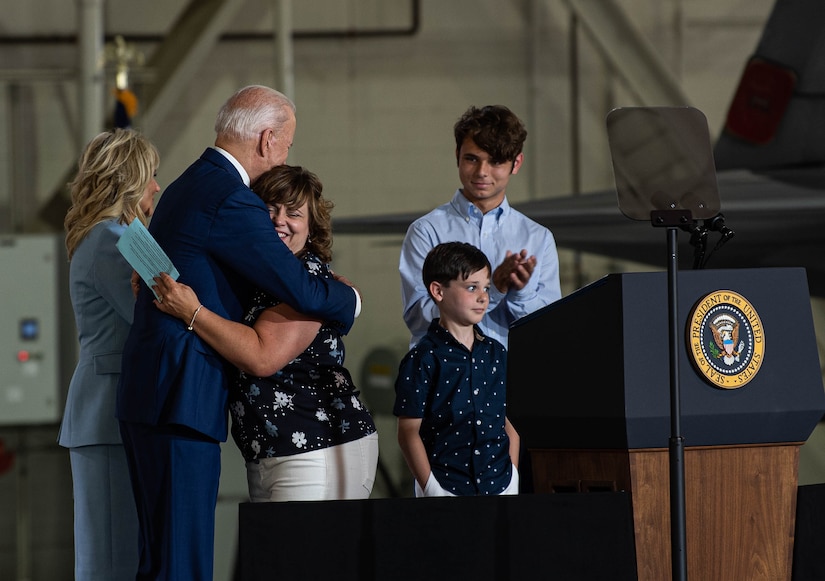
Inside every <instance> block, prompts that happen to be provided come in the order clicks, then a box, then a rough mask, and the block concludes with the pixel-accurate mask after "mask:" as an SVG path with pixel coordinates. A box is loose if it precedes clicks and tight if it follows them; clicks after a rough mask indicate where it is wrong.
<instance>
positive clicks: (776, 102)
mask: <svg viewBox="0 0 825 581" xmlns="http://www.w3.org/2000/svg"><path fill="white" fill-rule="evenodd" d="M796 81H797V77H796V73H795V72H793V71H792V70H790V69H787V68H784V67H782V66H779V65H776V64H773V63H770V62H767V61H764V60H762V59H759V58H753V59H751V60H750V61H749V62H748V65H747V66H746V67H745V72H744V73H743V74H742V78H741V80H740V81H739V88H738V89H737V90H736V95H735V96H734V97H733V102H732V103H731V106H730V110H729V111H728V118H727V122H726V123H725V129H726V130H727V131H728V132H729V133H731V134H733V135H735V136H737V137H739V138H741V139H744V140H746V141H749V142H751V143H755V144H759V145H764V144H766V143H769V142H770V141H771V140H772V139H773V138H774V137H775V136H776V131H777V130H778V129H779V124H780V123H781V122H782V116H783V115H784V114H785V109H787V107H788V102H789V101H790V100H791V96H792V95H793V92H794V88H795V87H796Z"/></svg>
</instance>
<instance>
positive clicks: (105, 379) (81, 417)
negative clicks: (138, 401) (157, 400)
mask: <svg viewBox="0 0 825 581" xmlns="http://www.w3.org/2000/svg"><path fill="white" fill-rule="evenodd" d="M125 229H126V226H125V225H122V224H118V223H117V221H116V220H107V221H105V222H101V223H100V224H98V225H96V226H95V227H94V228H92V230H91V232H89V234H88V235H87V236H86V238H84V239H83V241H81V242H80V244H79V245H78V247H77V249H76V250H75V253H74V256H72V260H71V263H70V265H69V294H70V296H71V299H72V307H73V308H74V317H75V323H76V325H77V333H78V340H79V341H80V354H79V357H78V362H77V367H76V368H75V371H74V374H73V375H72V380H71V382H70V383H69V392H68V396H67V398H66V408H65V411H64V412H63V421H62V423H61V425H60V433H59V436H58V443H59V444H60V445H61V446H65V447H67V448H74V447H77V446H88V445H91V444H120V443H121V439H120V427H119V423H118V421H117V419H116V418H115V399H116V396H117V384H118V379H119V378H120V368H121V351H122V350H123V344H124V343H125V342H126V337H127V336H128V334H129V328H130V326H131V324H132V316H133V312H134V306H135V298H134V295H133V294H132V288H131V283H130V279H131V275H132V267H131V266H129V263H128V262H126V260H125V259H124V258H123V256H122V255H121V254H120V252H119V251H118V249H117V247H116V246H115V244H116V243H117V241H118V239H119V238H120V236H121V234H122V233H123V232H124V230H125Z"/></svg>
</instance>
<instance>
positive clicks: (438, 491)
mask: <svg viewBox="0 0 825 581" xmlns="http://www.w3.org/2000/svg"><path fill="white" fill-rule="evenodd" d="M505 494H508V495H510V494H518V469H517V468H516V467H515V466H513V475H512V476H511V477H510V484H508V485H507V488H505V489H504V491H503V492H502V493H501V495H502V496H503V495H505ZM423 496H455V494H453V493H452V492H447V491H446V490H444V489H443V488H441V485H440V484H439V483H438V480H436V479H435V476H433V473H432V472H430V477H429V478H428V479H427V484H426V485H425V486H424V489H423V490H422V488H421V485H420V484H418V480H415V497H416V498H421V497H423Z"/></svg>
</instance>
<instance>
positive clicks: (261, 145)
mask: <svg viewBox="0 0 825 581" xmlns="http://www.w3.org/2000/svg"><path fill="white" fill-rule="evenodd" d="M272 138H273V135H272V130H271V129H264V130H263V131H261V133H260V135H259V136H258V155H260V156H265V155H266V150H267V149H269V148H270V147H271V141H272Z"/></svg>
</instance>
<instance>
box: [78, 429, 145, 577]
mask: <svg viewBox="0 0 825 581" xmlns="http://www.w3.org/2000/svg"><path fill="white" fill-rule="evenodd" d="M69 458H70V460H71V465H72V482H73V487H74V555H75V580H76V581H121V580H123V581H134V579H135V575H136V574H137V568H138V520H137V510H136V509H135V497H134V495H133V494H132V482H131V480H130V478H129V468H128V466H127V464H126V455H125V453H124V451H123V446H121V445H110V444H107V445H97V446H81V447H78V448H70V449H69Z"/></svg>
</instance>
